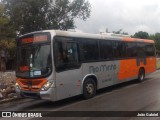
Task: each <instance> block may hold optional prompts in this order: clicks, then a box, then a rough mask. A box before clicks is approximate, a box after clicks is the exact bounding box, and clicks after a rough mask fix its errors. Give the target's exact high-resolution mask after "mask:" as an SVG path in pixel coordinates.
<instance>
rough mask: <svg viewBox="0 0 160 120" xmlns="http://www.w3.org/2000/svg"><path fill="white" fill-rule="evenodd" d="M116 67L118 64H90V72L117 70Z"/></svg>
mask: <svg viewBox="0 0 160 120" xmlns="http://www.w3.org/2000/svg"><path fill="white" fill-rule="evenodd" d="M116 68H117V66H116V65H115V64H113V65H100V66H89V72H90V73H96V72H104V71H112V70H116Z"/></svg>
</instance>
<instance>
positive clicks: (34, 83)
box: [17, 78, 47, 92]
mask: <svg viewBox="0 0 160 120" xmlns="http://www.w3.org/2000/svg"><path fill="white" fill-rule="evenodd" d="M46 82H47V80H46V79H21V78H18V79H17V83H18V84H19V85H20V87H21V89H22V90H24V91H34V92H39V91H40V89H41V88H42V86H43V85H44V84H45V83H46Z"/></svg>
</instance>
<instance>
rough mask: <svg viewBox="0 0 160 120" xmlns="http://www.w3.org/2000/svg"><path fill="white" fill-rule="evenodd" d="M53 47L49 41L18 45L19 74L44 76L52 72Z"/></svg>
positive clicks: (20, 75)
mask: <svg viewBox="0 0 160 120" xmlns="http://www.w3.org/2000/svg"><path fill="white" fill-rule="evenodd" d="M51 66H52V60H51V47H50V44H49V43H43V44H41V43H40V44H27V45H21V46H18V47H17V72H16V73H17V74H16V75H17V76H18V77H24V78H35V77H43V76H46V75H48V74H50V73H51V69H52V67H51Z"/></svg>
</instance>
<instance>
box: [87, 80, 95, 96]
mask: <svg viewBox="0 0 160 120" xmlns="http://www.w3.org/2000/svg"><path fill="white" fill-rule="evenodd" d="M86 90H87V93H89V94H90V95H91V94H93V92H94V86H93V84H91V83H90V84H87V86H86Z"/></svg>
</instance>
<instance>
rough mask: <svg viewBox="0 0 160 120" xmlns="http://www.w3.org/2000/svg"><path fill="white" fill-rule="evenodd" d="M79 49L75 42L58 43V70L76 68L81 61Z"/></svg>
mask: <svg viewBox="0 0 160 120" xmlns="http://www.w3.org/2000/svg"><path fill="white" fill-rule="evenodd" d="M77 49H78V48H77V44H76V43H74V42H64V41H62V42H56V44H55V54H56V55H55V56H56V68H57V69H58V70H65V69H70V68H73V67H75V66H76V65H77V64H78V60H79V59H78V51H77Z"/></svg>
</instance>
